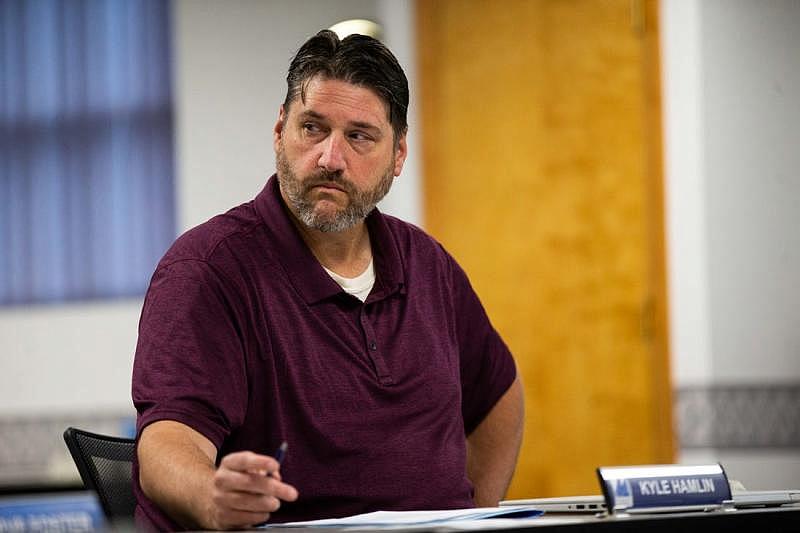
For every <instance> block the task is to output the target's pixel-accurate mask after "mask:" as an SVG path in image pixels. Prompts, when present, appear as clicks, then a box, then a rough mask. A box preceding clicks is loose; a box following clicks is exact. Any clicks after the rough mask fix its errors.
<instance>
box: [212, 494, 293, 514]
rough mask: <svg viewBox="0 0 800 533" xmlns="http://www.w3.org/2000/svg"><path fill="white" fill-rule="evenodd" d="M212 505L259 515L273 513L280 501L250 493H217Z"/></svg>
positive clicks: (279, 505) (278, 506)
mask: <svg viewBox="0 0 800 533" xmlns="http://www.w3.org/2000/svg"><path fill="white" fill-rule="evenodd" d="M214 503H216V504H217V506H218V507H219V508H220V509H227V510H229V511H237V512H247V513H260V514H269V513H274V512H275V511H277V510H278V509H280V507H281V501H280V500H279V499H278V498H276V497H275V496H270V495H267V494H253V493H251V492H219V493H217V494H216V495H215V498H214Z"/></svg>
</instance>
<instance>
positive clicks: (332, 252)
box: [289, 210, 372, 278]
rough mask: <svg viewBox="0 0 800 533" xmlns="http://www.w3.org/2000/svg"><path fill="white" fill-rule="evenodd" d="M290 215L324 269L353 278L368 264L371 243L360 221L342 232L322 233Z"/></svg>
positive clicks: (363, 224)
mask: <svg viewBox="0 0 800 533" xmlns="http://www.w3.org/2000/svg"><path fill="white" fill-rule="evenodd" d="M289 212H290V213H291V210H289ZM291 218H292V222H294V225H295V226H296V227H297V229H298V230H299V231H300V235H301V236H302V237H303V241H305V243H306V245H308V247H309V248H310V249H311V253H313V254H314V257H316V258H317V261H319V262H320V263H322V266H324V267H325V268H327V269H328V270H332V271H333V272H336V273H337V274H339V275H340V276H343V277H346V278H354V277H356V276H358V275H359V274H361V273H363V272H364V271H365V270H366V269H367V267H368V266H369V262H370V261H371V260H372V246H371V244H370V240H369V231H367V225H366V223H364V221H361V222H359V223H358V224H356V225H355V226H353V227H352V228H349V229H347V230H345V231H330V232H322V231H319V230H317V229H314V228H309V227H308V226H306V225H305V224H303V223H302V222H300V221H299V220H297V217H295V216H294V213H291Z"/></svg>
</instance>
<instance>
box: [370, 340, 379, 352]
mask: <svg viewBox="0 0 800 533" xmlns="http://www.w3.org/2000/svg"><path fill="white" fill-rule="evenodd" d="M369 349H370V350H373V351H375V350H377V349H378V344H377V343H376V342H375V341H372V342H370V343H369Z"/></svg>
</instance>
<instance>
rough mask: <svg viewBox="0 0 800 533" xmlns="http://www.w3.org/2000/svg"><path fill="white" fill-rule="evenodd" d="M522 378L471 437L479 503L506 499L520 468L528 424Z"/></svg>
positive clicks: (469, 444) (469, 460)
mask: <svg viewBox="0 0 800 533" xmlns="http://www.w3.org/2000/svg"><path fill="white" fill-rule="evenodd" d="M524 412H525V406H524V398H523V391H522V383H521V382H520V380H519V376H517V378H516V379H515V380H514V383H512V384H511V387H509V389H508V390H507V391H506V393H505V394H504V395H503V396H502V397H501V398H500V400H498V402H497V403H496V404H495V406H494V407H493V408H492V410H491V411H490V412H489V414H488V415H487V416H486V418H485V419H484V420H483V421H482V422H481V423H480V425H478V427H477V428H476V429H475V431H473V432H472V434H470V435H469V436H468V437H467V475H468V476H469V478H470V480H471V481H472V484H473V485H474V486H475V504H476V505H477V506H479V507H493V506H496V505H497V504H498V502H499V501H500V500H501V499H502V498H503V497H504V496H505V493H506V490H508V485H509V484H510V483H511V477H512V476H513V475H514V469H515V468H516V465H517V456H518V455H519V448H520V444H521V443H522V431H523V422H524Z"/></svg>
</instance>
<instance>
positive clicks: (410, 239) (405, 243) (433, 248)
mask: <svg viewBox="0 0 800 533" xmlns="http://www.w3.org/2000/svg"><path fill="white" fill-rule="evenodd" d="M381 217H382V219H383V221H384V224H385V225H386V228H387V229H388V230H389V233H391V234H392V237H394V239H395V241H396V243H397V245H398V246H399V247H400V249H401V250H404V251H405V250H411V251H413V252H414V253H432V254H434V255H437V256H438V255H443V256H447V255H448V254H447V252H446V250H445V249H444V247H443V246H442V244H441V243H440V242H439V241H437V240H436V239H435V238H434V237H433V236H431V235H430V234H429V233H427V232H426V231H425V230H424V229H422V228H420V227H419V226H417V225H416V224H412V223H411V222H407V221H405V220H401V219H399V218H397V217H395V216H392V215H387V214H386V213H381Z"/></svg>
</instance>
